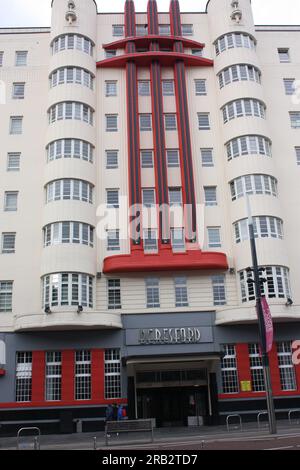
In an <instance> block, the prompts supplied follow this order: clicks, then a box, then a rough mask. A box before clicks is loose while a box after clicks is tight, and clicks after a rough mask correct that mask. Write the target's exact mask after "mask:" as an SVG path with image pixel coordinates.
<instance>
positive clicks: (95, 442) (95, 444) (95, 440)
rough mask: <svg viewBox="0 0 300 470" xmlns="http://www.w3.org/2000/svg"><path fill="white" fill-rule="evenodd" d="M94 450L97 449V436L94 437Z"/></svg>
mask: <svg viewBox="0 0 300 470" xmlns="http://www.w3.org/2000/svg"><path fill="white" fill-rule="evenodd" d="M93 442H94V450H97V437H93Z"/></svg>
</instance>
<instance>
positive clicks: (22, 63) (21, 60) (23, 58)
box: [15, 51, 28, 67]
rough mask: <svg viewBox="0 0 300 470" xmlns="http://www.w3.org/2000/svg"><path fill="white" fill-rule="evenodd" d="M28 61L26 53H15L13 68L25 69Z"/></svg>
mask: <svg viewBox="0 0 300 470" xmlns="http://www.w3.org/2000/svg"><path fill="white" fill-rule="evenodd" d="M27 59H28V51H16V57H15V66H16V67H26V65H27Z"/></svg>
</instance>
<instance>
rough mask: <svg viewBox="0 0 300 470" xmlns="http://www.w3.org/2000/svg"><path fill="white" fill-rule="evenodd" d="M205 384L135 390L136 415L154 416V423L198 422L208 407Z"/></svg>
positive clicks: (165, 425) (182, 423)
mask: <svg viewBox="0 0 300 470" xmlns="http://www.w3.org/2000/svg"><path fill="white" fill-rule="evenodd" d="M207 395H208V394H207V387H204V386H202V387H176V388H175V387H174V388H169V387H165V388H156V389H153V390H145V389H140V390H138V394H137V405H138V417H139V418H155V420H156V426H157V427H169V426H201V425H202V424H204V423H205V422H206V417H207V413H208V411H207V409H208V403H207V400H208V396H207Z"/></svg>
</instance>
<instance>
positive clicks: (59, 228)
mask: <svg viewBox="0 0 300 470" xmlns="http://www.w3.org/2000/svg"><path fill="white" fill-rule="evenodd" d="M66 227H67V233H68V236H67V237H66V236H65V234H64V230H65V228H66ZM43 234H44V247H47V246H52V245H59V244H70V243H72V244H77V245H86V246H90V247H91V248H92V247H93V246H94V227H93V226H92V225H89V224H85V223H82V222H74V221H65V222H54V223H52V224H48V225H46V226H45V227H44V228H43Z"/></svg>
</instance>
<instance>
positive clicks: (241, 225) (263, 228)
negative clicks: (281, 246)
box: [233, 216, 283, 243]
mask: <svg viewBox="0 0 300 470" xmlns="http://www.w3.org/2000/svg"><path fill="white" fill-rule="evenodd" d="M233 226H234V231H235V242H236V243H240V242H243V241H245V240H249V238H250V234H249V227H248V219H241V220H238V221H237V222H235V223H234V224H233ZM253 228H254V236H255V238H277V239H279V240H282V239H283V222H282V220H281V219H279V218H278V217H272V216H257V217H253Z"/></svg>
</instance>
